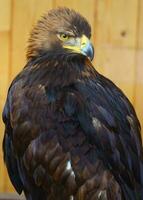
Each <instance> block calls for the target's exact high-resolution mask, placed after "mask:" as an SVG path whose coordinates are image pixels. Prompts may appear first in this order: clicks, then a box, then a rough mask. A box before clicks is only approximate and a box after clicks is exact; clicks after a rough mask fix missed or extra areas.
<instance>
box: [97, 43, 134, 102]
mask: <svg viewBox="0 0 143 200" xmlns="http://www.w3.org/2000/svg"><path fill="white" fill-rule="evenodd" d="M100 51H102V54H101V55H99V56H98V58H97V60H96V63H97V65H98V66H99V67H98V70H99V71H101V72H102V74H104V75H105V76H106V77H108V78H109V79H111V80H112V81H113V82H114V83H115V84H117V85H118V87H120V88H121V89H122V90H123V91H124V92H125V94H126V95H127V96H128V98H129V99H130V100H131V101H132V102H133V99H134V90H133V88H134V70H133V69H134V58H135V50H134V49H130V50H129V49H126V48H123V47H120V48H119V47H113V46H112V45H105V46H104V48H102V50H100ZM100 66H104V67H102V68H101V69H100Z"/></svg>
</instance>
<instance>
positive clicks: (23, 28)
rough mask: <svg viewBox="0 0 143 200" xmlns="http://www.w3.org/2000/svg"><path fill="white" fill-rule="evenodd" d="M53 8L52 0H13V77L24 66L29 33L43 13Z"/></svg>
mask: <svg viewBox="0 0 143 200" xmlns="http://www.w3.org/2000/svg"><path fill="white" fill-rule="evenodd" d="M50 8H52V0H48V1H47V0H42V2H41V1H40V0H30V1H29V0H23V1H21V0H20V1H19V0H13V12H12V13H13V14H12V38H11V40H12V41H11V42H12V58H11V61H12V62H11V79H13V77H14V76H15V75H16V74H17V73H18V72H19V71H20V70H21V69H22V68H23V67H24V65H25V60H26V57H25V55H26V47H27V41H28V38H29V33H30V31H31V29H32V27H33V25H34V23H35V21H36V20H37V18H39V17H40V16H41V15H43V13H44V12H45V11H46V10H48V9H50Z"/></svg>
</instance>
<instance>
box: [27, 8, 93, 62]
mask: <svg viewBox="0 0 143 200" xmlns="http://www.w3.org/2000/svg"><path fill="white" fill-rule="evenodd" d="M90 37H91V27H90V25H89V23H88V22H87V20H86V19H85V18H84V17H83V16H81V15H80V14H79V13H77V12H75V11H74V10H72V9H69V8H57V9H53V10H50V11H49V12H48V13H46V14H45V15H44V16H43V17H42V18H41V20H39V21H38V23H37V24H36V26H35V27H34V29H33V30H32V32H31V36H30V39H29V45H28V51H27V58H28V59H31V58H35V57H39V56H41V55H43V54H44V55H46V54H47V55H49V56H50V57H53V58H54V57H56V58H57V56H59V57H62V56H73V57H75V56H76V57H77V56H84V57H86V58H88V59H90V60H92V59H93V57H94V49H93V46H92V44H91V42H90Z"/></svg>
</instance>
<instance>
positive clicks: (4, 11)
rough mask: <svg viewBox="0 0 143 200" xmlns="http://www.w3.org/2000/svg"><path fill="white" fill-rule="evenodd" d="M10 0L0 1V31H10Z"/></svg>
mask: <svg viewBox="0 0 143 200" xmlns="http://www.w3.org/2000/svg"><path fill="white" fill-rule="evenodd" d="M10 11H11V0H0V31H9V30H10V13H11V12H10Z"/></svg>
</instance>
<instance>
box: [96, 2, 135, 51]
mask: <svg viewBox="0 0 143 200" xmlns="http://www.w3.org/2000/svg"><path fill="white" fill-rule="evenodd" d="M97 2H98V3H97V5H96V6H97V14H96V15H97V16H96V17H97V24H96V39H97V40H96V43H97V45H99V44H103V43H104V44H106V43H110V44H112V45H115V46H119V47H121V46H122V47H129V48H134V47H135V46H136V26H137V17H138V0H126V1H125V0H120V1H115V0H105V1H100V0H99V1H97Z"/></svg>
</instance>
